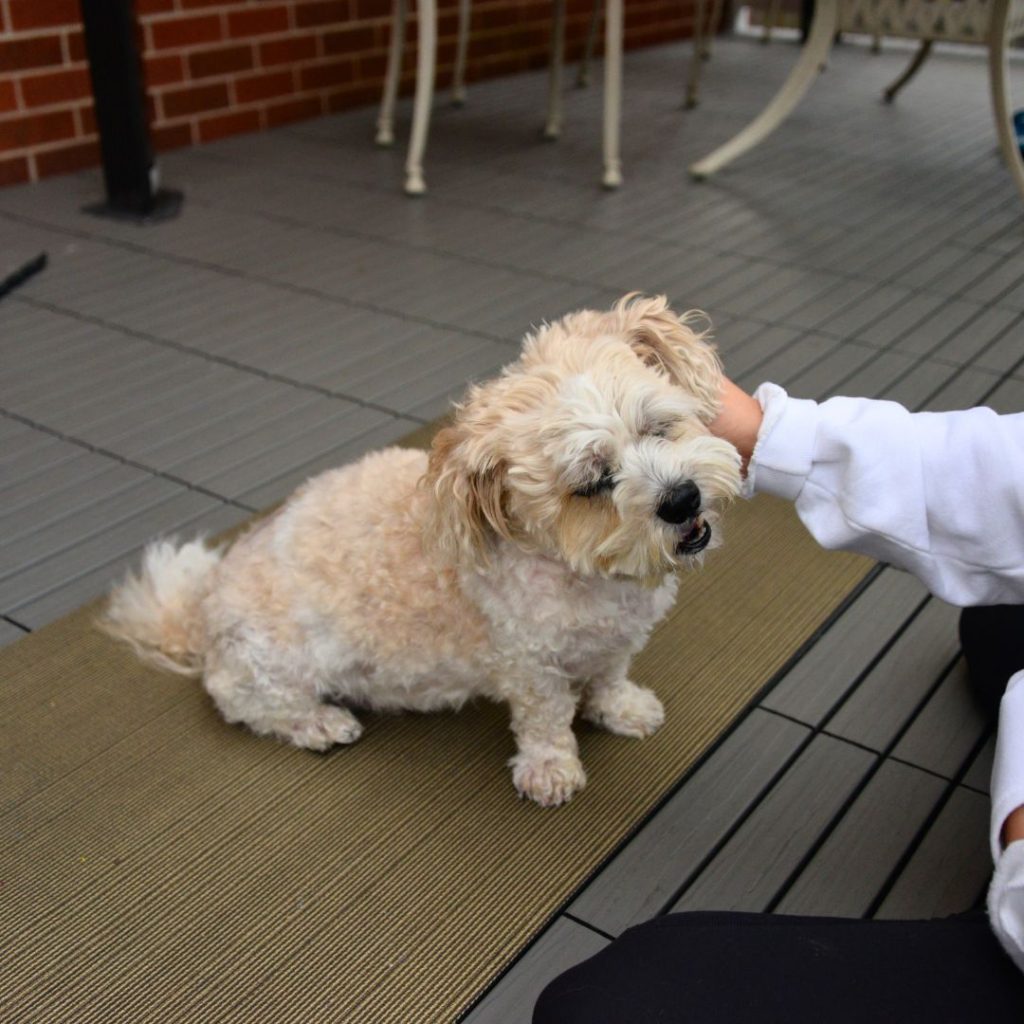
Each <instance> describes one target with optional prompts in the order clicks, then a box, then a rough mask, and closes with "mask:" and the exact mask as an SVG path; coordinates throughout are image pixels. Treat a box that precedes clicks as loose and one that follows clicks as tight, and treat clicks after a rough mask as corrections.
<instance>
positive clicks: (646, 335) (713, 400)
mask: <svg viewBox="0 0 1024 1024" xmlns="http://www.w3.org/2000/svg"><path fill="white" fill-rule="evenodd" d="M614 312H615V313H616V314H617V315H618V317H619V320H620V325H621V330H622V331H623V333H624V334H625V335H626V340H627V341H628V342H629V345H630V347H631V348H632V349H633V351H634V352H635V353H636V354H637V356H638V357H639V358H640V359H641V360H642V361H643V363H644V364H645V365H647V366H653V367H655V368H656V369H658V370H660V371H661V372H662V373H664V374H665V375H666V376H667V377H669V378H670V379H671V380H672V381H673V382H674V383H675V384H678V385H679V386H680V387H681V388H684V389H685V390H686V391H688V392H689V393H690V394H691V395H693V396H694V397H695V398H696V399H697V400H698V402H699V403H700V408H699V410H698V415H699V416H700V418H701V419H702V420H704V421H705V422H709V421H711V420H712V419H714V418H715V416H716V415H717V413H718V410H719V403H720V401H721V389H722V364H721V363H720V362H719V359H718V353H717V352H716V351H715V348H714V346H713V345H712V344H711V343H710V342H708V341H706V340H705V338H704V334H703V333H697V332H695V331H694V330H693V329H692V328H691V327H690V323H692V322H693V321H695V320H697V319H699V318H701V317H703V316H704V314H702V313H698V312H695V311H692V312H689V313H685V314H683V316H681V317H679V316H676V314H675V313H673V312H672V310H671V309H669V308H668V300H667V299H666V298H665V296H664V295H657V296H654V297H653V298H647V297H645V296H642V295H639V294H638V293H636V292H632V293H630V294H629V295H627V296H625V298H623V299H620V300H619V302H618V303H617V304H616V306H615V310H614Z"/></svg>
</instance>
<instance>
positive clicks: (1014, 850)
mask: <svg viewBox="0 0 1024 1024" xmlns="http://www.w3.org/2000/svg"><path fill="white" fill-rule="evenodd" d="M988 918H989V922H990V923H991V925H992V931H993V932H995V935H996V938H997V939H999V944H1000V945H1001V946H1002V947H1003V949H1004V950H1006V953H1007V955H1008V956H1009V957H1010V959H1011V960H1013V962H1014V963H1015V964H1016V965H1017V967H1018V968H1020V970H1022V971H1024V841H1019V842H1016V843H1010V845H1009V846H1008V847H1007V848H1006V850H1005V852H1004V853H1003V855H1002V856H1001V857H1000V858H999V860H998V861H996V871H995V874H994V875H993V876H992V883H991V884H990V885H989V889H988Z"/></svg>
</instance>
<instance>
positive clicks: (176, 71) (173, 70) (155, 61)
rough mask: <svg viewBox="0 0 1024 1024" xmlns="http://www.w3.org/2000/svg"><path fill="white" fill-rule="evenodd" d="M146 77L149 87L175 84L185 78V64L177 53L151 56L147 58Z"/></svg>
mask: <svg viewBox="0 0 1024 1024" xmlns="http://www.w3.org/2000/svg"><path fill="white" fill-rule="evenodd" d="M144 70H145V78H146V85H147V86H148V87H149V88H151V89H152V88H155V87H156V86H158V85H173V84H174V83H175V82H181V81H184V79H185V66H184V62H183V61H182V58H181V56H180V55H179V54H177V53H168V54H164V55H163V56H159V57H157V56H150V57H147V58H146V59H145V67H144Z"/></svg>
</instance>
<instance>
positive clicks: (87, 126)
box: [78, 103, 97, 135]
mask: <svg viewBox="0 0 1024 1024" xmlns="http://www.w3.org/2000/svg"><path fill="white" fill-rule="evenodd" d="M78 119H79V121H81V123H82V134H83V135H95V134H96V132H97V128H96V108H95V107H94V106H93V105H92V104H91V103H90V104H89V106H87V107H79V108H78Z"/></svg>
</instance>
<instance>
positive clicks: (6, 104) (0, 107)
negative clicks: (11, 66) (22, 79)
mask: <svg viewBox="0 0 1024 1024" xmlns="http://www.w3.org/2000/svg"><path fill="white" fill-rule="evenodd" d="M17 106H18V94H17V92H15V90H14V82H12V81H11V80H10V79H9V78H0V114H6V113H9V112H10V111H12V110H14V109H15V108H16V107H17Z"/></svg>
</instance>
